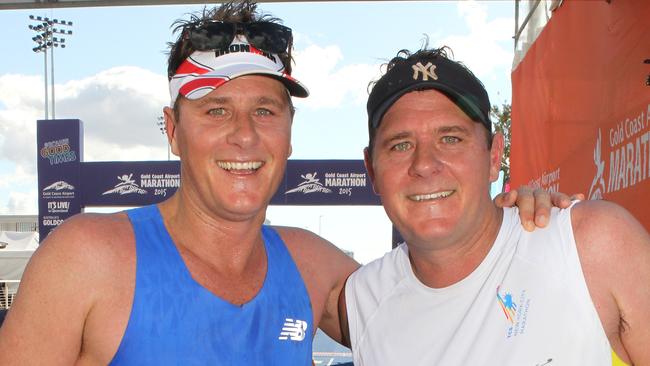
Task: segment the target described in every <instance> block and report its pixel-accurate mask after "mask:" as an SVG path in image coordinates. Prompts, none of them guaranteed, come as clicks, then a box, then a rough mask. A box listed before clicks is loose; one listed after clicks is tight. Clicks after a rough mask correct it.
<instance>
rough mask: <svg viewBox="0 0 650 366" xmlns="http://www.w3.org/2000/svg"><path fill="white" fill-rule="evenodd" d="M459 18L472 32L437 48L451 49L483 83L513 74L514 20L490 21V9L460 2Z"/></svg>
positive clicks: (445, 38) (457, 58) (453, 38)
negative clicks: (505, 73)
mask: <svg viewBox="0 0 650 366" xmlns="http://www.w3.org/2000/svg"><path fill="white" fill-rule="evenodd" d="M458 14H459V15H460V16H461V17H462V18H463V20H464V21H465V23H466V24H467V26H468V28H469V34H465V35H451V36H448V37H444V38H442V39H440V40H439V41H437V42H435V44H442V45H447V46H449V47H451V49H452V50H453V53H454V59H455V60H459V61H461V62H463V63H464V64H465V65H466V66H467V67H469V68H470V69H471V70H472V71H473V72H474V73H475V74H476V75H477V76H478V77H479V78H480V79H482V80H484V81H485V80H486V79H494V77H502V75H503V72H502V70H504V69H505V70H507V71H508V77H509V71H510V65H511V64H512V57H513V50H512V49H511V46H512V30H513V28H514V19H513V18H497V19H493V20H491V21H488V14H487V6H486V5H485V4H480V3H477V2H475V1H467V2H466V1H459V2H458Z"/></svg>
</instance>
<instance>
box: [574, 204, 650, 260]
mask: <svg viewBox="0 0 650 366" xmlns="http://www.w3.org/2000/svg"><path fill="white" fill-rule="evenodd" d="M571 222H572V226H573V231H574V233H575V235H576V239H578V237H579V238H580V239H582V240H580V241H581V242H580V243H577V244H578V245H579V246H583V247H586V246H590V247H594V249H598V250H602V249H610V250H614V251H623V252H624V251H625V250H626V249H629V246H630V245H635V243H636V242H637V241H636V240H626V239H627V238H635V237H636V238H638V237H639V236H641V237H642V238H643V237H645V238H646V239H647V236H648V233H647V231H646V230H645V229H644V228H643V226H642V225H641V224H640V223H639V222H638V221H637V220H636V218H635V217H634V216H632V214H631V213H630V212H629V211H627V210H626V209H625V208H623V207H622V206H620V205H618V204H616V203H613V202H609V201H603V200H592V201H583V202H579V203H577V204H576V205H575V206H574V207H573V208H572V210H571ZM612 239H614V240H612Z"/></svg>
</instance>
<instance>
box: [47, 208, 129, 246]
mask: <svg viewBox="0 0 650 366" xmlns="http://www.w3.org/2000/svg"><path fill="white" fill-rule="evenodd" d="M132 245H133V230H132V228H131V224H130V221H129V219H128V216H127V215H126V213H124V212H118V213H113V214H100V213H83V214H78V215H75V216H73V217H71V218H69V219H68V220H66V221H64V222H63V224H61V225H60V226H59V227H57V228H56V229H54V230H53V231H52V232H51V233H50V235H48V237H47V238H46V239H45V240H44V241H43V243H42V244H41V247H43V249H45V248H48V249H50V248H51V250H57V251H74V252H76V253H79V255H84V254H88V255H95V254H98V252H100V251H108V252H119V251H123V250H125V249H126V248H128V247H131V246H132Z"/></svg>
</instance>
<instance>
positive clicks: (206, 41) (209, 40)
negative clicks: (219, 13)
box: [190, 22, 235, 51]
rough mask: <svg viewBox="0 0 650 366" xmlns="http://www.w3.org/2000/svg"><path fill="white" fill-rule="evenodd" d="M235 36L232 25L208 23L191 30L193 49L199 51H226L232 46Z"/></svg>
mask: <svg viewBox="0 0 650 366" xmlns="http://www.w3.org/2000/svg"><path fill="white" fill-rule="evenodd" d="M234 36H235V27H234V26H233V24H232V23H221V22H214V23H206V24H202V25H200V26H198V27H196V28H193V29H191V30H190V41H191V42H192V47H194V49H195V50H198V51H208V50H220V49H225V48H227V47H228V46H230V43H231V42H232V40H233V38H234Z"/></svg>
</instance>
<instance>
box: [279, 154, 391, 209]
mask: <svg viewBox="0 0 650 366" xmlns="http://www.w3.org/2000/svg"><path fill="white" fill-rule="evenodd" d="M271 204H272V205H333V206H337V205H350V206H352V205H379V204H380V202H379V197H378V196H377V195H375V193H374V191H373V190H372V184H371V182H370V178H369V177H368V173H367V172H366V168H365V166H364V165H363V160H289V161H288V162H287V170H286V175H285V179H284V181H283V182H282V184H281V185H280V187H279V188H278V191H277V192H276V194H275V195H274V196H273V199H272V200H271Z"/></svg>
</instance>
